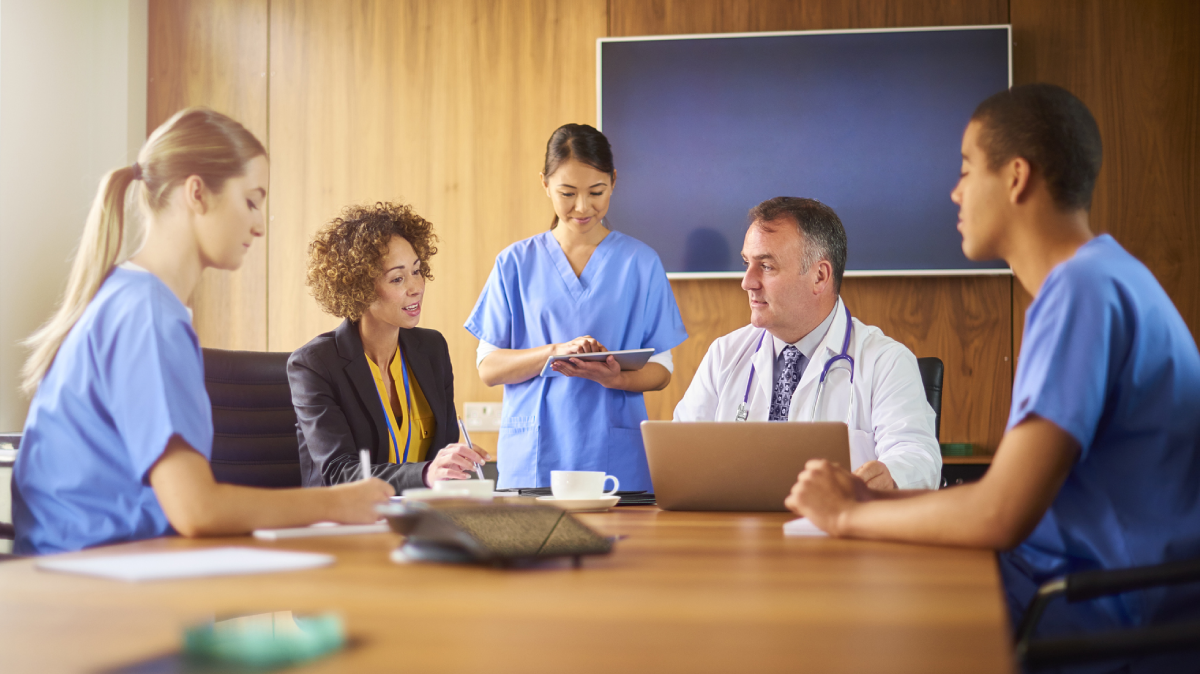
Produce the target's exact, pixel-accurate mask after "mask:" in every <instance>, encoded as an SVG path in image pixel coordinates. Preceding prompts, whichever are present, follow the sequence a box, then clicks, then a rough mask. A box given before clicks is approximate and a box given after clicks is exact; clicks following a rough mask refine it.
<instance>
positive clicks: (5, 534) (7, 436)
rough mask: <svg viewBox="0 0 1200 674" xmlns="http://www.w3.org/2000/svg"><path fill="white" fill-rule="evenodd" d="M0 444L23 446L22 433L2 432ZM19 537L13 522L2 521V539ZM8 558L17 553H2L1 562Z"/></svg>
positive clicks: (13, 556)
mask: <svg viewBox="0 0 1200 674" xmlns="http://www.w3.org/2000/svg"><path fill="white" fill-rule="evenodd" d="M0 444H3V445H9V446H11V447H12V448H13V449H20V448H21V434H20V433H0ZM16 537H17V530H16V529H15V528H13V525H12V523H11V522H0V541H11V540H13V539H14V538H16ZM7 559H17V555H10V554H7V553H0V562H3V561H5V560H7Z"/></svg>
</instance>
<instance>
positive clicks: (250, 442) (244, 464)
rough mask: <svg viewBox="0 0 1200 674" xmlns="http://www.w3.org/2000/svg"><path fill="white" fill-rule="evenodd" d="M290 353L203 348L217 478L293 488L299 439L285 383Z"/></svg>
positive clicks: (296, 484)
mask: <svg viewBox="0 0 1200 674" xmlns="http://www.w3.org/2000/svg"><path fill="white" fill-rule="evenodd" d="M290 355H291V354H290V353H273V352H261V351H225V350H222V349H204V386H205V388H206V389H208V398H209V400H210V401H212V413H213V451H212V469H213V475H214V476H216V478H217V481H218V482H227V483H231V484H240V485H245V486H249V487H299V486H300V443H299V441H298V440H297V439H296V409H295V408H294V407H292V390H291V387H290V386H288V378H287V360H288V356H290Z"/></svg>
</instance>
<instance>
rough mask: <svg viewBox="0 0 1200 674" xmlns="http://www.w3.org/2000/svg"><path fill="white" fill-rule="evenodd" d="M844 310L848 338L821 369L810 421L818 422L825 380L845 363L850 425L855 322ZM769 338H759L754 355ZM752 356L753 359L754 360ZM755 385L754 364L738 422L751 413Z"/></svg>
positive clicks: (847, 418)
mask: <svg viewBox="0 0 1200 674" xmlns="http://www.w3.org/2000/svg"><path fill="white" fill-rule="evenodd" d="M842 308H843V309H845V310H846V337H845V338H844V339H843V340H842V352H841V353H839V354H838V355H836V356H834V357H833V358H830V359H829V360H827V361H825V367H824V368H822V369H821V378H820V379H819V380H818V381H817V395H816V397H815V398H813V404H812V412H811V414H809V421H816V420H817V407H818V405H819V403H820V401H821V394H822V393H824V392H825V380H826V379H827V378H828V377H829V370H830V369H831V368H833V366H834V365H836V364H837V363H845V364H846V367H848V368H849V369H850V405H849V407H847V408H846V425H847V426H849V425H850V413H851V411H853V410H854V359H853V358H851V357H850V330H851V328H853V327H854V322H853V321H852V320H850V307H848V306H846V305H845V304H843V305H842ZM766 338H767V331H766V330H763V331H762V336H760V337H759V338H758V346H756V347H754V355H757V354H758V350H759V349H761V348H762V343H763V340H764V339H766ZM754 355H751V356H750V357H751V358H754ZM753 384H754V364H753V363H751V364H750V379H748V380H747V381H746V395H744V396H742V402H740V403H738V412H737V421H745V420H746V419H747V417H749V416H750V413H749V412H748V411H747V410H746V405H748V404H749V403H750V388H751V387H752V386H753Z"/></svg>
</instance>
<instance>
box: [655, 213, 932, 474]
mask: <svg viewBox="0 0 1200 674" xmlns="http://www.w3.org/2000/svg"><path fill="white" fill-rule="evenodd" d="M750 221H751V224H750V227H749V229H748V230H747V231H746V240H745V244H744V246H743V248H742V259H743V260H744V262H745V263H746V275H745V276H744V277H743V279H742V288H743V289H744V290H745V291H746V293H747V294H748V295H749V296H750V325H747V326H746V327H744V328H740V329H738V330H735V331H733V332H731V333H729V334H728V335H725V336H724V337H720V338H718V339H717V340H716V341H714V342H713V343H712V346H710V347H709V349H708V353H707V354H705V356H704V360H703V361H702V362H701V363H700V369H699V370H698V371H697V372H696V376H695V377H694V378H693V379H692V383H691V386H689V387H688V390H687V393H685V394H684V396H683V400H681V401H680V402H679V405H678V406H676V408H675V421H845V422H846V425H847V426H848V427H849V430H850V469H851V470H853V471H854V472H855V473H856V474H857V475H858V476H859V477H861V478H863V480H865V481H866V482H867V484H868V485H870V486H871V487H873V488H876V489H888V488H900V489H935V488H937V486H938V483H939V482H940V477H941V468H942V459H941V452H940V451H939V449H938V443H937V440H936V439H935V437H934V422H935V418H934V412H933V409H932V408H931V407H930V406H929V403H928V402H927V401H926V399H925V389H924V387H923V385H922V384H921V374H920V371H919V370H918V369H917V359H916V357H914V356H913V354H912V352H911V351H909V350H908V349H907V348H905V346H904V345H903V344H901V343H899V342H897V341H895V340H893V339H891V338H889V337H887V336H885V335H884V334H883V332H882V331H881V330H880V329H879V328H876V327H872V326H869V325H864V324H863V323H862V322H860V321H858V320H857V319H852V318H851V316H850V312H849V310H848V309H847V308H846V305H845V303H843V302H842V300H841V298H840V297H839V296H838V292H839V290H840V289H841V285H842V273H843V271H845V268H846V230H845V229H844V228H843V227H842V222H841V220H840V219H839V218H838V216H837V214H836V213H834V212H833V209H831V208H829V207H828V206H826V205H824V204H822V203H821V202H819V201H816V200H814V199H799V198H795V197H777V198H775V199H770V200H768V201H764V202H763V203H761V204H759V205H758V206H756V207H755V208H754V209H753V210H751V211H750ZM827 366H828V368H827ZM851 368H853V379H852V378H851ZM823 373H826V374H825V384H824V390H823V391H821V389H822V387H821V378H822V374H823ZM818 394H819V397H818ZM747 441H748V443H752V442H753V438H747Z"/></svg>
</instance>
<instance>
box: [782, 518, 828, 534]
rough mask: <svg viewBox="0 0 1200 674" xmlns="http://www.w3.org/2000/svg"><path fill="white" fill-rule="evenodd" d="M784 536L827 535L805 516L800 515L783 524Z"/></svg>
mask: <svg viewBox="0 0 1200 674" xmlns="http://www.w3.org/2000/svg"><path fill="white" fill-rule="evenodd" d="M783 535H784V536H828V535H829V534H827V533H825V532H824V531H821V530H820V529H819V528H817V525H815V524H813V523H812V521H811V520H809V519H808V518H807V517H800V518H797V519H794V520H791V521H790V522H786V523H785V524H784V525H783Z"/></svg>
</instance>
